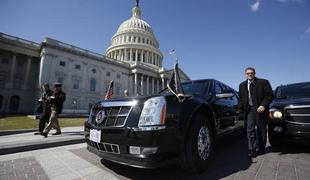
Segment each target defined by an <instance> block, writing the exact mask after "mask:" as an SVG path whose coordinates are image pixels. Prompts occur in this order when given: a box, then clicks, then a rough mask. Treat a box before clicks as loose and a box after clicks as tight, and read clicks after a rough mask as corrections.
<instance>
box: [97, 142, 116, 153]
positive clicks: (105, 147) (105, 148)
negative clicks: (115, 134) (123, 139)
mask: <svg viewBox="0 0 310 180" xmlns="http://www.w3.org/2000/svg"><path fill="white" fill-rule="evenodd" d="M99 144H102V145H103V147H104V150H101V149H100V146H99ZM96 146H98V147H99V148H97V149H98V150H99V151H102V152H106V153H113V154H120V150H119V145H118V144H111V143H105V142H101V143H96ZM107 146H110V148H111V150H112V152H110V151H108V150H107V149H108V148H107ZM113 146H116V147H117V152H116V151H114V149H113Z"/></svg>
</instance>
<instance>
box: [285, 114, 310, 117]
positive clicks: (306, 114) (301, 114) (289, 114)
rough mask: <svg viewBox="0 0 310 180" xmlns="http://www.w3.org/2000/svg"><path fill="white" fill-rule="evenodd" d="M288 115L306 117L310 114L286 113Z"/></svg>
mask: <svg viewBox="0 0 310 180" xmlns="http://www.w3.org/2000/svg"><path fill="white" fill-rule="evenodd" d="M288 115H289V116H305V117H308V116H310V114H288Z"/></svg>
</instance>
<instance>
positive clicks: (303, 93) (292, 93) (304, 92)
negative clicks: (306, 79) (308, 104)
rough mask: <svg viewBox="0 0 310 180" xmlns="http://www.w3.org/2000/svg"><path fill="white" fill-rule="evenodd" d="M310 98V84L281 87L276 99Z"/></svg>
mask: <svg viewBox="0 0 310 180" xmlns="http://www.w3.org/2000/svg"><path fill="white" fill-rule="evenodd" d="M295 97H310V83H299V84H292V85H287V86H280V87H278V88H277V91H276V99H286V98H295Z"/></svg>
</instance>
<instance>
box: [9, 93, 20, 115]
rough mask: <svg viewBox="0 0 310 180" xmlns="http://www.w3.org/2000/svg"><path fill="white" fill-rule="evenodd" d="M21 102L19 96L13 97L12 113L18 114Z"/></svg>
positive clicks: (11, 103) (11, 101)
mask: <svg viewBox="0 0 310 180" xmlns="http://www.w3.org/2000/svg"><path fill="white" fill-rule="evenodd" d="M19 101H20V98H19V96H11V98H10V106H9V110H10V112H18V107H19Z"/></svg>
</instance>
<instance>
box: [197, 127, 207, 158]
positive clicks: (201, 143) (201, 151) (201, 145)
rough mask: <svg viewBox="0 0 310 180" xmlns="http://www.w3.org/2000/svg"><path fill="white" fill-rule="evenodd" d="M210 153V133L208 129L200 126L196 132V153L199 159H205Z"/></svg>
mask: <svg viewBox="0 0 310 180" xmlns="http://www.w3.org/2000/svg"><path fill="white" fill-rule="evenodd" d="M209 153H210V135H209V129H208V128H207V127H206V126H202V127H201V128H200V130H199V133H198V155H199V157H200V158H201V159H203V160H206V159H207V158H208V157H209Z"/></svg>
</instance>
